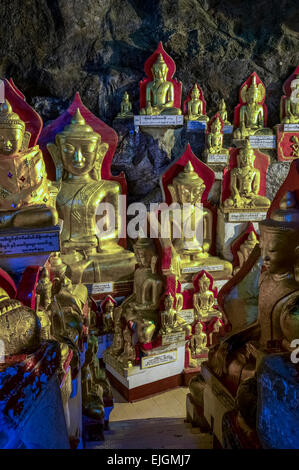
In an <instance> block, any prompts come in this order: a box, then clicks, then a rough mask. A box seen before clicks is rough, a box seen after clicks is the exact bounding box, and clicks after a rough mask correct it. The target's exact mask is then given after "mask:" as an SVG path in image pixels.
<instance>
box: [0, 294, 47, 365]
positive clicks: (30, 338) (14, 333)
mask: <svg viewBox="0 0 299 470" xmlns="http://www.w3.org/2000/svg"><path fill="white" fill-rule="evenodd" d="M0 341H2V342H3V343H2V344H3V351H4V354H5V356H13V355H18V354H31V353H32V352H34V351H36V349H38V347H39V346H40V343H41V327H40V321H39V318H38V315H37V314H36V312H34V310H32V309H31V308H29V307H26V306H24V305H22V304H21V302H20V301H19V300H16V299H11V298H10V296H9V294H8V292H6V290H5V289H4V288H2V287H0Z"/></svg>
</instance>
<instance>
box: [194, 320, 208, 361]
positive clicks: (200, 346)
mask: <svg viewBox="0 0 299 470" xmlns="http://www.w3.org/2000/svg"><path fill="white" fill-rule="evenodd" d="M190 350H191V356H198V355H200V354H205V353H207V352H208V348H207V335H206V334H205V333H204V332H203V326H202V324H201V322H200V321H199V322H197V323H196V325H195V331H194V335H192V338H191V340H190Z"/></svg>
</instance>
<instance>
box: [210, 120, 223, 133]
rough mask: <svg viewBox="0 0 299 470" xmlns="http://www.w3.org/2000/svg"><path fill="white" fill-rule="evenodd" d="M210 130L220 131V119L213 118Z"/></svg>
mask: <svg viewBox="0 0 299 470" xmlns="http://www.w3.org/2000/svg"><path fill="white" fill-rule="evenodd" d="M211 127H212V132H213V133H214V134H219V133H220V131H221V122H220V119H218V118H217V119H215V121H214V122H213V124H212V126H211Z"/></svg>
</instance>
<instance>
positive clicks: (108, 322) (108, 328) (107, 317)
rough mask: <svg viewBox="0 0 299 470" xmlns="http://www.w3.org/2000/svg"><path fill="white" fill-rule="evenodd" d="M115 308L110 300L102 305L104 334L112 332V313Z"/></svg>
mask: <svg viewBox="0 0 299 470" xmlns="http://www.w3.org/2000/svg"><path fill="white" fill-rule="evenodd" d="M114 308H115V303H114V302H113V300H112V299H111V298H108V300H107V302H105V305H104V313H103V327H104V333H111V332H112V331H113V326H114V324H113V312H114Z"/></svg>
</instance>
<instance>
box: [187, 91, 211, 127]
mask: <svg viewBox="0 0 299 470" xmlns="http://www.w3.org/2000/svg"><path fill="white" fill-rule="evenodd" d="M187 111H188V112H187V114H186V116H185V118H186V119H188V121H208V120H209V118H208V116H207V115H206V114H204V113H203V102H202V99H201V98H200V91H199V88H198V86H197V85H196V83H195V85H194V86H193V88H192V90H191V99H190V101H188V103H187Z"/></svg>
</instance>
